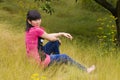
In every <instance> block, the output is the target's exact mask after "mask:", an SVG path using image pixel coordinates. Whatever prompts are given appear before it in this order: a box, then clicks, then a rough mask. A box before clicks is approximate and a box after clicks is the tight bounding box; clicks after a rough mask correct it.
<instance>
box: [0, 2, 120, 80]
mask: <svg viewBox="0 0 120 80" xmlns="http://www.w3.org/2000/svg"><path fill="white" fill-rule="evenodd" d="M13 1H14V0H13ZM62 1H63V0H62ZM5 4H7V3H6V2H5V3H2V6H0V80H119V78H120V76H119V75H120V52H119V50H117V49H112V50H111V51H104V50H103V49H102V48H101V46H99V44H98V42H97V40H98V39H96V32H97V30H96V29H97V27H98V26H99V24H98V22H97V19H98V18H101V17H108V16H110V14H109V13H107V12H104V13H102V12H95V13H94V14H93V12H91V11H89V10H85V9H83V8H81V7H79V4H76V5H75V3H73V2H68V3H65V2H64V1H63V2H62V3H60V4H59V3H57V4H56V6H57V7H55V10H56V12H55V13H54V14H53V15H48V14H46V13H45V12H43V11H41V13H42V20H43V21H42V22H43V23H42V25H43V26H45V28H46V29H47V31H48V32H59V31H61V32H62V31H65V32H69V33H71V34H72V35H73V37H74V39H73V40H72V41H70V40H68V39H65V38H61V40H62V45H61V47H60V50H61V53H66V54H68V55H69V56H70V57H72V58H73V59H74V60H76V61H77V62H79V63H81V64H83V65H85V66H86V67H90V66H91V65H92V64H95V66H96V70H95V71H94V72H92V73H91V74H88V73H86V72H83V71H81V70H79V69H77V68H76V67H73V66H69V65H64V64H63V65H56V66H55V65H53V66H51V67H49V68H47V69H46V70H43V69H41V68H40V66H38V65H37V64H35V62H34V61H33V60H28V59H27V57H26V49H25V42H24V39H25V31H24V29H25V12H24V13H21V12H19V13H18V14H17V13H16V12H15V11H14V10H16V9H15V8H14V7H12V6H13V5H12V6H11V5H10V4H9V5H7V6H11V8H10V9H11V10H10V11H8V10H9V9H7V10H6V8H5V6H6V5H5ZM58 4H59V6H58ZM65 5H67V7H66V8H64V7H65ZM61 6H62V8H61ZM3 7H4V8H3ZM12 9H13V11H12ZM16 11H17V10H16ZM21 11H22V10H21ZM58 28H59V29H58ZM45 42H46V41H45Z"/></svg>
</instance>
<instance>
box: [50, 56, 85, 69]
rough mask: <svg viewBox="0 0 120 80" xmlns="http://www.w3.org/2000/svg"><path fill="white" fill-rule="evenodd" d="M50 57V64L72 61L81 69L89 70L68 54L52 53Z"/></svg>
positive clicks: (71, 62)
mask: <svg viewBox="0 0 120 80" xmlns="http://www.w3.org/2000/svg"><path fill="white" fill-rule="evenodd" d="M50 59H51V62H50V65H51V64H53V63H56V64H57V63H70V64H72V65H75V66H76V67H78V68H79V69H81V70H83V71H87V68H86V67H85V66H83V65H81V64H79V63H78V62H76V61H74V60H73V59H72V58H70V57H69V56H67V55H66V54H56V55H50Z"/></svg>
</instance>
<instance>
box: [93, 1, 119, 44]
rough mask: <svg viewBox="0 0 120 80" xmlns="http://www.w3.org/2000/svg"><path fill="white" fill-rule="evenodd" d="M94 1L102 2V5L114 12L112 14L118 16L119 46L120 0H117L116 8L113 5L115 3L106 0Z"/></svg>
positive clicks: (117, 37) (117, 35)
mask: <svg viewBox="0 0 120 80" xmlns="http://www.w3.org/2000/svg"><path fill="white" fill-rule="evenodd" d="M94 1H95V2H97V3H98V4H100V5H101V6H103V7H104V8H105V9H107V10H108V11H110V12H111V13H112V15H113V16H114V17H115V18H116V20H115V22H116V30H117V34H116V39H117V42H116V44H117V46H120V0H117V4H116V7H115V8H114V7H113V5H111V4H110V3H109V2H108V1H106V0H94Z"/></svg>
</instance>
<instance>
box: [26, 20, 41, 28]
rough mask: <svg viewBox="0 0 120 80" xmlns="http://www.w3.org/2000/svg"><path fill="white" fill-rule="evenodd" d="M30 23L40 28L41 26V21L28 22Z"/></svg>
mask: <svg viewBox="0 0 120 80" xmlns="http://www.w3.org/2000/svg"><path fill="white" fill-rule="evenodd" d="M28 23H29V24H31V25H32V26H40V25H41V19H36V20H31V21H29V20H28Z"/></svg>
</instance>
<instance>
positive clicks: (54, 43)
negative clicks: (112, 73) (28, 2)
mask: <svg viewBox="0 0 120 80" xmlns="http://www.w3.org/2000/svg"><path fill="white" fill-rule="evenodd" d="M61 36H64V37H66V38H68V39H70V40H72V36H71V35H70V34H69V33H65V32H59V33H50V34H49V33H47V32H46V31H45V30H44V29H43V28H42V27H41V15H40V13H39V12H38V11H36V10H30V11H28V13H27V19H26V38H25V43H26V50H27V56H28V57H32V58H34V59H35V60H36V61H37V63H39V64H40V65H41V66H44V67H47V66H48V65H52V64H53V63H56V64H59V63H65V64H67V63H70V64H71V65H75V66H77V67H78V68H79V69H81V70H83V71H86V72H88V73H90V72H92V71H93V70H94V69H95V66H94V65H93V66H91V67H89V68H86V67H85V66H83V65H81V64H79V63H77V62H76V61H74V60H73V59H72V58H70V57H69V56H67V55H66V54H60V52H59V45H60V44H61V42H60V40H59V37H61ZM43 39H46V40H48V41H49V42H48V43H47V44H46V45H44V46H43V44H42V43H43Z"/></svg>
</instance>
